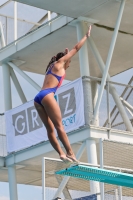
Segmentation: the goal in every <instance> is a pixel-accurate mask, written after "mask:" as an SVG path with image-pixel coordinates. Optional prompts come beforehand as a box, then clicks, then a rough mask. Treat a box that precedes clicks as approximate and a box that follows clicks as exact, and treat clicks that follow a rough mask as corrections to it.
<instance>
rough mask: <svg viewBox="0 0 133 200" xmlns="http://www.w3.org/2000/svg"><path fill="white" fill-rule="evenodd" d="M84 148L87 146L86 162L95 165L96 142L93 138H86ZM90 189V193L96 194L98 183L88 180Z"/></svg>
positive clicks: (98, 190)
mask: <svg viewBox="0 0 133 200" xmlns="http://www.w3.org/2000/svg"><path fill="white" fill-rule="evenodd" d="M86 148H87V157H88V162H89V163H91V164H94V165H97V164H98V162H97V150H96V142H95V140H93V139H92V140H91V139H90V140H89V139H88V140H86ZM90 189H91V193H92V194H96V193H99V192H100V185H99V183H98V182H96V181H90Z"/></svg>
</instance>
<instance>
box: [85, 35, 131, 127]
mask: <svg viewBox="0 0 133 200" xmlns="http://www.w3.org/2000/svg"><path fill="white" fill-rule="evenodd" d="M88 42H89V45H90V48H91V51H92V53H93V54H94V56H95V58H96V61H97V63H98V66H99V67H100V70H101V72H104V69H105V65H104V62H103V60H102V58H101V56H100V54H99V52H98V50H97V48H96V45H95V43H94V41H93V39H92V38H91V37H89V40H88ZM107 80H108V81H110V80H111V78H110V76H109V74H108V76H107ZM109 91H110V93H111V95H112V96H113V99H114V101H115V103H116V106H117V108H118V110H119V112H120V114H121V117H122V119H123V121H124V124H125V126H126V128H127V130H128V131H132V124H131V122H130V120H129V118H128V115H127V113H126V111H125V109H124V107H123V105H122V102H121V101H120V98H119V96H118V94H117V91H116V89H115V87H114V86H113V85H112V84H109Z"/></svg>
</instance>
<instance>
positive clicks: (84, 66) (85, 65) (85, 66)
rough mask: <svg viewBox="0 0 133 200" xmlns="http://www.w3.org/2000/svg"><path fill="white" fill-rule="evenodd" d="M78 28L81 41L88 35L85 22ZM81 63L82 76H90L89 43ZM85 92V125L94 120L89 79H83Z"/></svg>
mask: <svg viewBox="0 0 133 200" xmlns="http://www.w3.org/2000/svg"><path fill="white" fill-rule="evenodd" d="M76 28H77V38H78V41H80V40H81V39H82V38H83V37H84V35H85V34H86V27H85V24H84V22H82V21H79V22H77V24H76ZM79 62H80V74H81V77H83V76H90V69H89V58H88V48H87V42H86V43H85V44H84V45H83V46H82V48H81V49H80V50H79ZM83 92H84V105H85V108H84V113H85V124H90V121H91V119H92V114H93V109H92V94H91V82H90V81H89V80H88V79H87V80H85V79H83Z"/></svg>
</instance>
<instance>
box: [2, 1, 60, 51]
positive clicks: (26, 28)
mask: <svg viewBox="0 0 133 200" xmlns="http://www.w3.org/2000/svg"><path fill="white" fill-rule="evenodd" d="M15 3H16V2H15ZM18 4H19V3H18ZM15 16H16V17H15ZM59 16H60V15H59V14H57V13H54V12H50V11H46V14H45V15H44V16H43V17H41V19H40V20H39V21H38V22H33V21H30V20H25V19H22V18H18V17H17V10H16V7H15V6H14V16H10V15H5V14H2V13H0V23H1V27H0V40H1V39H2V43H3V40H4V44H5V45H2V44H0V48H3V47H4V46H7V45H8V44H11V43H12V42H14V41H16V40H18V39H20V38H22V37H23V36H25V35H27V34H28V33H30V32H31V31H34V30H35V29H37V28H39V27H41V26H43V25H46V24H48V23H49V25H50V22H51V21H52V20H54V19H56V18H58V17H59ZM1 29H2V30H1ZM1 31H2V32H3V34H1ZM3 36H4V37H3ZM1 37H2V38H1ZM0 43H1V42H0Z"/></svg>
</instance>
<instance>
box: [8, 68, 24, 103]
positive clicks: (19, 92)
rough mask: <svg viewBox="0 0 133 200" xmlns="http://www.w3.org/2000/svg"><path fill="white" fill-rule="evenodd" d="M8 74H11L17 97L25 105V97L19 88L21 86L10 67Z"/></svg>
mask: <svg viewBox="0 0 133 200" xmlns="http://www.w3.org/2000/svg"><path fill="white" fill-rule="evenodd" d="M10 74H11V78H12V81H13V83H14V85H15V87H16V90H17V92H18V94H19V97H20V99H21V101H22V103H26V102H27V100H26V97H25V95H24V93H23V90H22V88H21V86H20V84H19V82H18V79H17V77H16V75H15V73H14V71H13V69H12V68H11V67H10Z"/></svg>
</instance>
